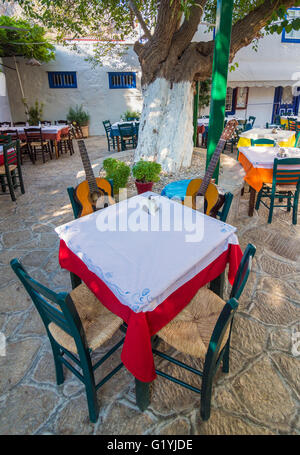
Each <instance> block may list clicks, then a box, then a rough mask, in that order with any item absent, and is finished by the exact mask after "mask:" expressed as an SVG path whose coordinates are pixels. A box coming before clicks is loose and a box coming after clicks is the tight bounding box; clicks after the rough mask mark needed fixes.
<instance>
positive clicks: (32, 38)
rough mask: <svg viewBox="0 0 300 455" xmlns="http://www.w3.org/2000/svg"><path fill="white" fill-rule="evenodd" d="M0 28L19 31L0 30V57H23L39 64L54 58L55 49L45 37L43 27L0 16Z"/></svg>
mask: <svg viewBox="0 0 300 455" xmlns="http://www.w3.org/2000/svg"><path fill="white" fill-rule="evenodd" d="M0 26H5V27H14V28H15V27H16V28H17V29H18V28H19V29H20V30H16V29H9V28H0V57H11V56H13V55H15V56H24V57H25V58H35V59H36V60H38V61H40V62H49V61H50V60H51V59H54V58H55V54H54V49H55V48H54V46H53V45H52V44H51V43H50V42H49V41H48V40H47V38H46V37H45V29H44V28H43V27H41V26H39V25H31V24H30V23H29V22H28V21H25V20H22V19H16V18H13V17H8V16H0ZM35 43H39V44H35Z"/></svg>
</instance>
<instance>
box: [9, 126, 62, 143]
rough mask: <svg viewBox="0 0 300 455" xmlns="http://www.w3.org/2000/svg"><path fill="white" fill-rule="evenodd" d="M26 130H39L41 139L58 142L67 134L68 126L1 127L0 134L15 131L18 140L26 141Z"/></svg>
mask: <svg viewBox="0 0 300 455" xmlns="http://www.w3.org/2000/svg"><path fill="white" fill-rule="evenodd" d="M26 128H41V129H42V136H43V139H48V140H51V141H59V140H60V138H61V136H62V135H65V134H68V132H69V126H68V125H49V126H30V127H29V126H28V127H26V126H25V127H24V126H11V127H8V128H7V127H1V128H0V132H3V131H6V130H8V129H9V130H17V131H18V134H19V137H20V139H22V140H26V135H25V132H24V129H26Z"/></svg>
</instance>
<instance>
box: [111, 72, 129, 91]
mask: <svg viewBox="0 0 300 455" xmlns="http://www.w3.org/2000/svg"><path fill="white" fill-rule="evenodd" d="M108 80H109V88H136V74H135V73H108Z"/></svg>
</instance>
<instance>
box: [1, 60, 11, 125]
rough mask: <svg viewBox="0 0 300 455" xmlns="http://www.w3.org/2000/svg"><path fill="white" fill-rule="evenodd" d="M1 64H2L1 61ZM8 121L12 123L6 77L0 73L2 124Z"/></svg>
mask: <svg viewBox="0 0 300 455" xmlns="http://www.w3.org/2000/svg"><path fill="white" fill-rule="evenodd" d="M0 62H2V60H1V59H0ZM1 68H3V67H1ZM1 71H2V70H1ZM6 121H9V122H10V121H11V115H10V106H9V100H8V95H7V87H6V77H5V74H4V73H3V72H0V122H6Z"/></svg>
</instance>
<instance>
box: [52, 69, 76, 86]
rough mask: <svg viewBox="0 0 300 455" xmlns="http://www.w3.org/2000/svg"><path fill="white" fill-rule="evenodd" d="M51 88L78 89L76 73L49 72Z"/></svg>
mask: <svg viewBox="0 0 300 455" xmlns="http://www.w3.org/2000/svg"><path fill="white" fill-rule="evenodd" d="M48 81H49V87H50V88H77V76H76V71H48Z"/></svg>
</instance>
